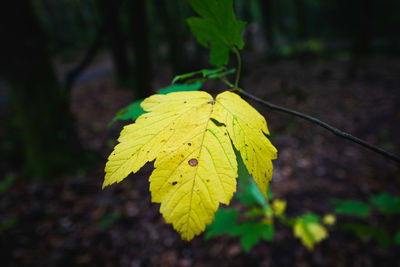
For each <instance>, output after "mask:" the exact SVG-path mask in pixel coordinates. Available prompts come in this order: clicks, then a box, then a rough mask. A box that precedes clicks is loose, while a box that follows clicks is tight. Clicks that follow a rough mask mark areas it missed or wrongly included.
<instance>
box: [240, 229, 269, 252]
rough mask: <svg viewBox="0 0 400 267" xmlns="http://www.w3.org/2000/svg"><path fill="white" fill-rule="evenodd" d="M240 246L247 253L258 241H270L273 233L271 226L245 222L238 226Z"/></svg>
mask: <svg viewBox="0 0 400 267" xmlns="http://www.w3.org/2000/svg"><path fill="white" fill-rule="evenodd" d="M240 234H241V237H240V244H241V245H242V247H243V249H244V251H246V252H249V251H250V250H251V248H252V247H253V246H254V245H255V244H257V243H258V242H259V241H260V240H262V239H263V240H266V241H272V240H273V239H274V235H275V231H274V227H273V225H272V224H265V223H258V222H246V223H243V224H242V225H241V226H240Z"/></svg>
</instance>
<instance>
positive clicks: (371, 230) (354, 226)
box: [340, 223, 391, 249]
mask: <svg viewBox="0 0 400 267" xmlns="http://www.w3.org/2000/svg"><path fill="white" fill-rule="evenodd" d="M340 228H341V229H342V230H345V231H350V232H353V233H354V234H355V235H357V237H359V238H361V239H374V240H376V241H377V242H378V244H379V246H380V247H381V248H383V249H388V248H389V247H390V243H391V240H390V236H389V233H388V232H387V231H386V230H385V229H383V228H380V227H377V226H372V225H367V224H362V223H344V224H342V225H341V227H340Z"/></svg>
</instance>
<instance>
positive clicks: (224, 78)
mask: <svg viewBox="0 0 400 267" xmlns="http://www.w3.org/2000/svg"><path fill="white" fill-rule="evenodd" d="M220 79H221V81H222V82H223V83H225V84H226V85H228V86H229V87H230V88H234V87H235V85H233V84H232V83H231V82H230V81H228V79H227V78H226V77H225V76H223V77H220Z"/></svg>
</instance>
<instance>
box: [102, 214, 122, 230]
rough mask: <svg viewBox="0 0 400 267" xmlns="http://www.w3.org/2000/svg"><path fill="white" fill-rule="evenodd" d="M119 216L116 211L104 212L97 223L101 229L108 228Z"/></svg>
mask: <svg viewBox="0 0 400 267" xmlns="http://www.w3.org/2000/svg"><path fill="white" fill-rule="evenodd" d="M120 218H121V215H120V214H119V213H117V212H114V213H111V214H106V215H104V216H103V217H102V218H101V219H100V222H99V224H100V226H101V227H102V228H103V229H108V228H110V226H111V225H112V224H113V223H114V222H116V221H118V220H119V219H120Z"/></svg>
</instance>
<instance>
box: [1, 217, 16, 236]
mask: <svg viewBox="0 0 400 267" xmlns="http://www.w3.org/2000/svg"><path fill="white" fill-rule="evenodd" d="M16 224H17V218H16V217H10V218H6V219H4V220H2V221H1V222H0V233H1V232H4V231H6V230H8V229H11V228H13V227H14V226H15V225H16Z"/></svg>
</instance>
